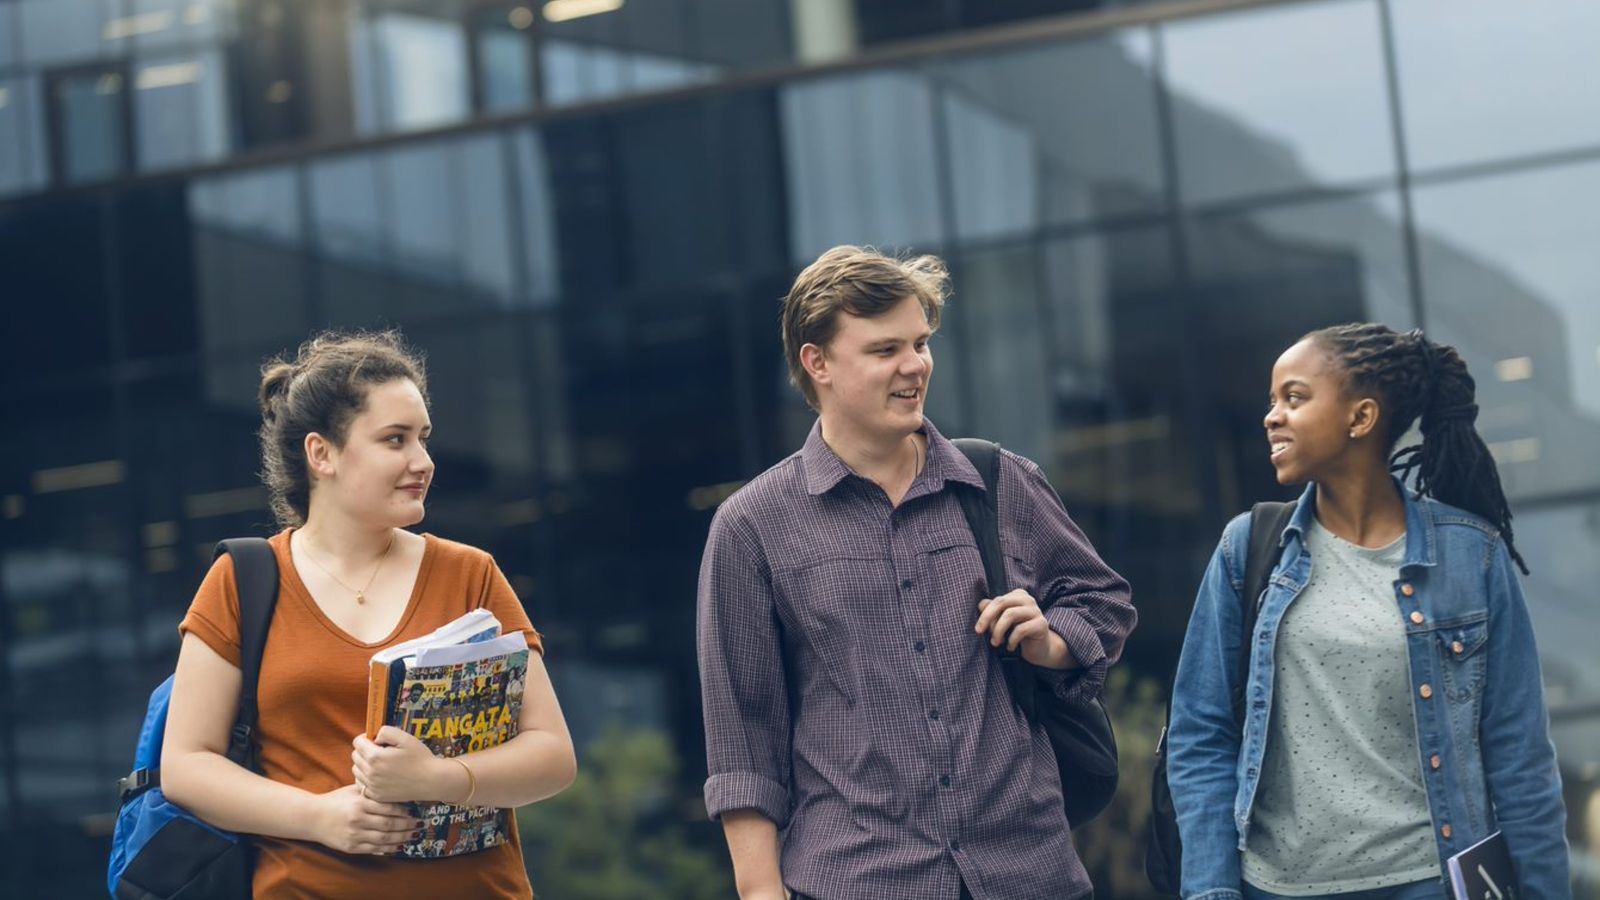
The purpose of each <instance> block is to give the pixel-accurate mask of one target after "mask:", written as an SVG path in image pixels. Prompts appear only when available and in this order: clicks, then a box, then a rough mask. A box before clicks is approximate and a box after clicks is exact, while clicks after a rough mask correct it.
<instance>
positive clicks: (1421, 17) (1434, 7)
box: [1390, 0, 1600, 169]
mask: <svg viewBox="0 0 1600 900" xmlns="http://www.w3.org/2000/svg"><path fill="white" fill-rule="evenodd" d="M1390 9H1391V15H1392V17H1393V21H1394V33H1395V49H1396V53H1397V55H1398V56H1399V77H1400V92H1401V110H1402V112H1403V113H1404V114H1405V128H1406V150H1407V155H1408V158H1409V160H1410V163H1411V165H1412V166H1413V167H1416V168H1418V169H1429V168H1434V167H1438V166H1451V165H1462V164H1469V163H1477V162H1482V161H1485V160H1491V159H1499V158H1505V157H1515V156H1522V155H1526V154H1531V153H1550V152H1556V151H1561V150H1568V149H1572V148H1575V147H1590V146H1596V145H1600V66H1596V65H1595V64H1594V47H1595V35H1600V4H1596V3H1594V2H1592V0H1540V2H1538V3H1503V2H1497V0H1396V2H1393V3H1391V4H1390Z"/></svg>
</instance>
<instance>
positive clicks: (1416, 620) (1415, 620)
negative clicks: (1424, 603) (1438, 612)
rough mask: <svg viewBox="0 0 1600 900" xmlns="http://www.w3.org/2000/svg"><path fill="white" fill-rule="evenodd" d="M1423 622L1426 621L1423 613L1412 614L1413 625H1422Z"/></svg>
mask: <svg viewBox="0 0 1600 900" xmlns="http://www.w3.org/2000/svg"><path fill="white" fill-rule="evenodd" d="M1423 620H1424V617H1423V615H1422V613H1420V612H1414V613H1412V614H1411V622H1412V624H1415V625H1421V624H1422V623H1423Z"/></svg>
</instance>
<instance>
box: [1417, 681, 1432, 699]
mask: <svg viewBox="0 0 1600 900" xmlns="http://www.w3.org/2000/svg"><path fill="white" fill-rule="evenodd" d="M1417 693H1419V694H1421V695H1422V699H1424V700H1427V699H1428V698H1430V697H1432V696H1433V686H1432V685H1427V684H1425V685H1423V686H1422V687H1420V688H1417Z"/></svg>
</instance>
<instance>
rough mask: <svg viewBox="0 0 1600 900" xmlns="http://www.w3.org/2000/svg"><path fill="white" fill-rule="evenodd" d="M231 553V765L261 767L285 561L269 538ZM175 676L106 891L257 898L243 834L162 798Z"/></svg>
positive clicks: (125, 803)
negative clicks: (267, 665)
mask: <svg viewBox="0 0 1600 900" xmlns="http://www.w3.org/2000/svg"><path fill="white" fill-rule="evenodd" d="M224 553H227V554H229V555H231V556H232V557H233V567H234V572H235V575H236V580H237V582H238V585H239V657H240V659H239V662H240V665H239V672H240V675H241V679H242V680H241V683H240V686H239V715H238V718H237V719H236V720H235V722H234V725H233V732H232V733H231V735H230V736H229V739H228V759H230V760H233V762H235V763H237V764H238V765H241V766H244V767H245V768H247V769H249V770H251V771H253V772H254V771H259V769H258V767H257V765H256V745H255V728H256V713H257V708H256V682H257V680H258V679H259V678H260V676H261V655H262V651H263V650H264V649H265V648H266V644H267V626H268V624H269V623H270V622H271V621H272V609H273V606H274V605H275V604H276V603H277V600H278V560H277V557H276V556H275V555H274V554H273V551H272V547H271V545H269V544H268V543H267V542H266V541H264V540H262V539H261V538H236V539H234V540H227V541H223V542H222V543H220V544H218V545H217V550H216V552H215V553H214V554H213V555H212V559H216V558H217V557H220V556H221V555H222V554H224ZM171 697H172V677H171V676H168V677H167V680H166V681H163V682H161V686H160V687H158V688H156V689H155V691H154V692H152V693H151V694H150V705H149V707H148V708H147V710H146V712H145V716H144V727H143V728H142V729H140V731H139V745H138V747H137V748H136V749H135V750H134V756H133V772H132V774H130V775H128V776H127V777H126V778H123V779H122V780H121V781H119V782H118V788H119V794H120V797H121V804H122V805H121V810H120V811H119V812H118V813H117V828H116V831H115V833H114V834H113V835H112V837H111V862H110V865H109V866H108V867H107V870H106V887H107V888H109V889H110V891H111V896H112V897H115V898H118V900H212V898H215V900H223V898H229V900H231V898H240V897H249V896H250V875H251V869H252V861H251V858H250V846H249V843H248V841H247V840H246V839H244V838H242V837H241V836H240V835H237V834H233V833H231V832H227V831H221V830H219V829H216V828H213V827H211V826H210V825H207V824H206V823H205V822H202V821H200V819H198V818H196V817H195V816H194V815H193V814H192V813H190V812H189V811H188V810H185V809H183V808H182V807H179V806H175V805H174V804H172V803H170V802H168V800H167V798H166V796H165V795H163V794H162V792H161V739H162V737H163V735H164V733H165V732H166V728H167V704H168V702H170V700H171Z"/></svg>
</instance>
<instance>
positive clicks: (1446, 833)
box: [1439, 822, 1450, 840]
mask: <svg viewBox="0 0 1600 900" xmlns="http://www.w3.org/2000/svg"><path fill="white" fill-rule="evenodd" d="M1439 836H1440V837H1442V838H1445V839H1446V840H1448V839H1449V838H1450V823H1448V822H1446V823H1445V824H1443V825H1440V826H1439Z"/></svg>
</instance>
